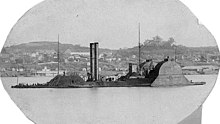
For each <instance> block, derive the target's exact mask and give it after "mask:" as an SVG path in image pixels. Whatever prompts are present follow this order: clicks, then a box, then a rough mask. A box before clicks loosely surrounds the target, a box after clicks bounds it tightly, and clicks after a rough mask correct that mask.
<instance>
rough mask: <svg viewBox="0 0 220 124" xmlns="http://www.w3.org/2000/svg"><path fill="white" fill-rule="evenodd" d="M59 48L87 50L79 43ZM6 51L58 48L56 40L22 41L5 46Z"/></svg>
mask: <svg viewBox="0 0 220 124" xmlns="http://www.w3.org/2000/svg"><path fill="white" fill-rule="evenodd" d="M59 48H60V51H61V52H64V51H66V50H67V49H70V50H71V51H72V52H89V47H85V46H80V45H73V44H62V43H60V44H59ZM5 49H6V51H7V52H16V51H19V52H23V51H26V52H35V51H37V50H55V51H57V49H58V43H57V42H48V41H40V42H30V43H23V44H19V45H13V46H10V47H5ZM100 51H110V50H109V49H100Z"/></svg>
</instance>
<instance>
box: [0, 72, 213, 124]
mask: <svg viewBox="0 0 220 124" xmlns="http://www.w3.org/2000/svg"><path fill="white" fill-rule="evenodd" d="M186 77H187V78H188V79H190V80H193V81H205V82H206V85H202V86H186V87H170V88H151V87H113V88H91V89H12V88H10V87H11V86H12V85H16V83H17V78H2V83H3V86H4V87H5V89H6V91H7V92H8V93H9V95H10V97H11V98H12V100H13V101H14V102H15V103H16V104H17V105H18V107H19V108H20V109H21V110H22V111H23V112H24V113H25V115H26V116H27V117H28V118H30V119H31V120H33V121H34V122H35V123H37V124H177V123H178V122H180V121H181V120H183V119H184V118H185V117H187V116H188V115H190V114H191V113H192V112H193V111H195V110H196V109H197V108H198V107H199V106H200V105H201V104H202V103H203V102H204V101H205V99H206V97H207V96H208V94H209V93H210V91H211V89H212V88H213V86H214V84H215V82H216V79H217V75H189V76H186ZM51 78H52V77H20V78H19V79H18V81H19V82H20V83H45V82H47V81H49V80H50V79H51Z"/></svg>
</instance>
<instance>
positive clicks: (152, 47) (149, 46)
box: [2, 41, 219, 57]
mask: <svg viewBox="0 0 220 124" xmlns="http://www.w3.org/2000/svg"><path fill="white" fill-rule="evenodd" d="M59 46H60V51H61V52H64V51H66V50H67V49H70V50H71V51H72V52H89V47H85V46H80V45H73V44H62V43H60V44H59ZM57 47H58V44H57V42H48V41H39V42H30V43H23V44H19V45H13V46H10V47H4V50H2V52H4V53H5V52H6V51H7V53H16V52H35V51H37V50H55V51H57ZM175 49H176V53H177V54H184V53H186V52H201V53H211V54H212V53H217V52H219V49H218V46H209V47H186V46H182V45H178V46H175V45H172V44H171V43H169V41H168V42H166V41H162V42H157V43H156V44H155V43H154V42H152V41H151V43H149V42H147V43H145V44H142V45H141V52H142V53H145V54H163V53H169V52H173V51H174V50H175ZM99 51H100V53H102V52H113V53H114V54H115V55H116V56H119V57H128V56H130V55H136V54H137V53H138V46H134V47H132V48H126V49H119V50H111V49H107V48H105V49H103V48H100V49H99Z"/></svg>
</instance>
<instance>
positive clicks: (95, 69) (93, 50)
mask: <svg viewBox="0 0 220 124" xmlns="http://www.w3.org/2000/svg"><path fill="white" fill-rule="evenodd" d="M98 50H99V43H98V42H94V43H90V73H91V80H92V81H98V80H99V63H98V56H99V51H98Z"/></svg>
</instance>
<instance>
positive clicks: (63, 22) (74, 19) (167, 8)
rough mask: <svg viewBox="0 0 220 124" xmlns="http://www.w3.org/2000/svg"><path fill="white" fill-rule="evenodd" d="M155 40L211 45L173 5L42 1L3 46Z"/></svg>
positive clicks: (167, 0)
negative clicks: (171, 38)
mask: <svg viewBox="0 0 220 124" xmlns="http://www.w3.org/2000/svg"><path fill="white" fill-rule="evenodd" d="M139 22H140V23H141V42H144V40H145V39H151V38H152V37H154V36H156V35H159V36H161V37H162V38H163V39H165V40H167V39H168V38H169V37H173V38H174V39H175V41H176V42H177V44H181V45H185V46H213V45H216V42H215V39H214V38H213V36H212V35H211V34H210V33H209V32H208V30H207V29H206V28H205V27H204V26H201V25H198V23H197V19H196V17H195V16H194V15H193V14H192V13H191V12H190V10H188V8H186V7H185V6H184V5H183V4H182V3H180V2H179V1H176V0H46V1H44V2H42V3H40V4H38V5H37V6H35V7H34V8H32V9H31V10H29V11H28V12H27V13H26V14H25V15H24V16H23V17H22V18H21V19H20V20H19V21H18V22H17V24H16V25H15V26H14V27H13V29H12V31H11V32H10V34H9V36H8V38H7V41H6V44H5V45H13V44H20V43H26V42H32V41H56V40H57V35H58V34H59V35H60V42H61V43H70V44H81V45H83V46H89V43H90V42H93V41H98V42H99V43H100V46H101V47H104V48H113V49H117V48H124V47H132V46H135V45H137V43H138V23H139Z"/></svg>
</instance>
